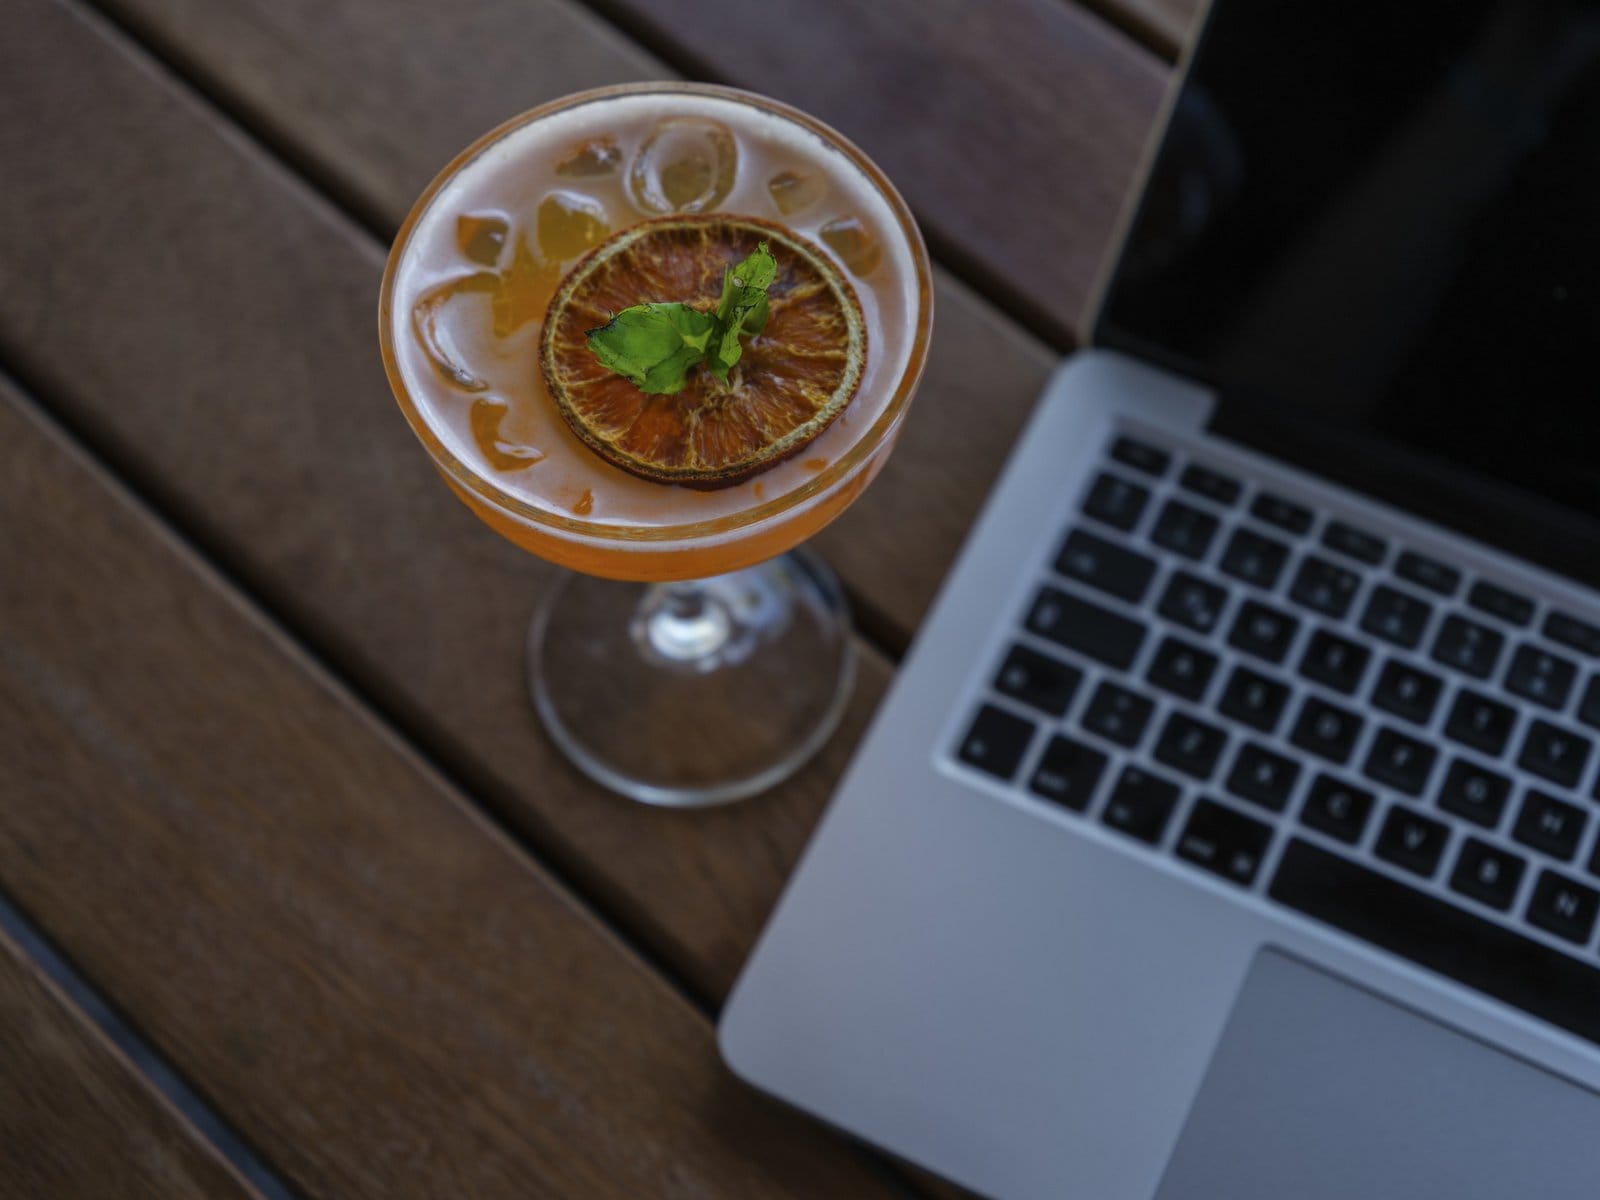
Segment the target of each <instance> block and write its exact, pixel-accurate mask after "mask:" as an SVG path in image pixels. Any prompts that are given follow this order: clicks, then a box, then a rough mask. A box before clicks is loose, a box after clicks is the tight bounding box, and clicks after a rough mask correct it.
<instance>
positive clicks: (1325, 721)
mask: <svg viewBox="0 0 1600 1200" xmlns="http://www.w3.org/2000/svg"><path fill="white" fill-rule="evenodd" d="M1360 734H1361V718H1360V717H1358V716H1356V714H1355V713H1353V712H1351V711H1349V710H1348V709H1344V708H1340V707H1339V706H1338V705H1335V704H1329V703H1327V702H1326V701H1324V700H1319V699H1317V698H1316V697H1315V696H1309V697H1307V698H1306V701H1305V703H1304V704H1302V705H1301V706H1300V715H1299V717H1298V718H1296V720H1295V723H1294V731H1293V732H1292V733H1291V734H1290V735H1289V740H1290V741H1291V742H1293V743H1294V744H1295V745H1296V746H1299V747H1300V749H1302V750H1309V751H1311V753H1313V754H1316V755H1319V756H1320V757H1322V758H1325V759H1327V760H1328V761H1329V762H1332V763H1340V764H1342V763H1343V762H1344V761H1345V760H1346V759H1348V758H1349V757H1350V748H1351V747H1352V746H1354V745H1355V744H1356V738H1357V737H1358V736H1360Z"/></svg>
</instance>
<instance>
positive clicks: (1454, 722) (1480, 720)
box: [1444, 688, 1517, 754]
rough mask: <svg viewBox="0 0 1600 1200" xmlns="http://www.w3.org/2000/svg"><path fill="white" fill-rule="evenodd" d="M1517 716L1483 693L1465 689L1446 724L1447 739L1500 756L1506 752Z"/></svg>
mask: <svg viewBox="0 0 1600 1200" xmlns="http://www.w3.org/2000/svg"><path fill="white" fill-rule="evenodd" d="M1516 719H1517V714H1516V712H1515V711H1514V710H1513V709H1512V708H1511V706H1510V705H1508V704H1501V703H1500V702H1499V701H1498V700H1491V699H1490V698H1489V697H1488V696H1485V695H1483V694H1482V693H1481V692H1474V691H1473V690H1472V689H1470V688H1462V689H1461V690H1460V691H1459V692H1457V693H1456V702H1455V706H1454V707H1453V708H1451V710H1450V719H1449V720H1447V721H1446V722H1445V725H1444V735H1445V736H1446V737H1447V738H1450V739H1451V740H1453V741H1457V742H1460V743H1461V744H1462V745H1464V746H1471V747H1472V748H1473V749H1474V750H1482V751H1483V752H1484V753H1485V754H1499V753H1500V751H1502V750H1504V749H1505V748H1506V739H1507V738H1509V737H1510V736H1511V726H1512V725H1513V724H1514V723H1515V722H1516Z"/></svg>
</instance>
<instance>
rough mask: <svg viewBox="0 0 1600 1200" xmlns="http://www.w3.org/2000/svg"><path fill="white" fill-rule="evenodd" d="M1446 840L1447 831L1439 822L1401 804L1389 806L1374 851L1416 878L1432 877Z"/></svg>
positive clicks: (1447, 836) (1445, 826) (1447, 838)
mask: <svg viewBox="0 0 1600 1200" xmlns="http://www.w3.org/2000/svg"><path fill="white" fill-rule="evenodd" d="M1449 838H1450V827H1449V826H1448V825H1446V824H1444V823H1443V822H1442V821H1435V820H1434V819H1433V818H1432V817H1425V816H1423V815H1422V814H1421V813H1419V812H1417V811H1416V810H1415V809H1410V808H1407V807H1406V806H1405V805H1403V804H1392V805H1390V806H1389V815H1388V816H1386V817H1385V818H1384V819H1383V828H1382V829H1380V830H1378V843H1377V845H1376V846H1374V847H1373V850H1374V852H1375V853H1376V854H1377V856H1378V857H1379V858H1381V859H1383V860H1384V861H1385V862H1392V863H1394V865H1395V866H1397V867H1404V868H1405V869H1406V870H1408V871H1415V872H1416V873H1417V874H1418V875H1432V874H1433V873H1434V871H1435V870H1436V869H1437V868H1438V866H1439V856H1440V855H1441V854H1443V853H1444V844H1445V842H1447V841H1448V840H1449Z"/></svg>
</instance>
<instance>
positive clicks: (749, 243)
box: [539, 214, 867, 489]
mask: <svg viewBox="0 0 1600 1200" xmlns="http://www.w3.org/2000/svg"><path fill="white" fill-rule="evenodd" d="M761 242H766V243H767V246H768V249H769V250H770V251H771V253H772V256H773V257H774V258H775V259H776V260H777V263H778V272H777V277H776V278H775V279H774V280H773V283H772V286H771V287H769V288H768V289H767V300H768V310H769V315H768V317H767V324H766V328H765V329H763V330H762V332H761V333H760V334H759V335H757V336H756V337H754V338H751V339H750V340H748V341H747V342H746V343H745V344H744V352H743V354H742V355H741V357H740V359H739V361H738V362H737V363H736V364H734V366H733V368H732V369H731V370H730V371H729V372H728V378H727V379H726V380H723V379H719V378H717V376H716V375H715V374H714V373H713V372H712V371H711V370H710V369H709V368H708V367H706V366H704V365H701V366H698V367H695V368H693V370H692V371H691V372H690V375H689V381H688V384H687V385H686V386H685V387H684V388H683V390H682V391H680V392H675V393H673V394H671V395H654V394H649V393H646V392H642V391H640V390H639V389H638V388H637V387H635V386H634V385H633V384H632V383H631V382H629V381H628V380H627V379H625V378H623V377H622V376H621V375H616V374H613V373H612V372H610V371H608V370H607V369H606V368H605V367H603V366H601V364H600V362H599V360H598V359H596V358H595V356H594V354H593V353H592V352H591V351H590V349H589V345H588V342H587V341H586V340H585V336H584V335H585V334H586V333H587V331H588V330H590V329H594V328H596V327H597V326H601V325H604V324H605V323H606V322H607V321H609V320H610V319H611V316H612V314H613V313H616V312H620V311H621V310H622V309H624V308H628V307H630V306H631V305H635V304H644V303H647V302H661V303H672V302H675V301H676V302H681V303H685V304H689V305H691V306H693V307H695V308H698V309H701V310H706V311H709V310H710V309H713V308H715V307H716V304H717V299H718V297H719V296H720V295H721V292H722V273H723V270H724V268H727V267H730V266H733V265H735V264H737V263H739V262H741V261H743V260H744V259H745V258H746V257H748V256H749V255H750V254H751V253H753V252H754V251H755V249H756V247H757V245H758V244H759V243H761ZM866 361H867V330H866V322H865V320H864V319H863V318H862V315H861V304H860V302H859V301H858V300H857V299H856V294H855V290H854V289H853V288H851V286H850V284H849V282H848V281H847V280H846V279H845V278H844V277H843V276H842V275H841V274H840V273H839V270H838V268H837V267H835V266H834V265H833V263H832V261H831V260H830V259H829V258H828V257H827V255H826V254H825V253H823V251H821V250H819V249H818V248H817V247H816V246H813V245H812V244H811V243H809V242H807V241H805V240H804V239H803V238H800V237H797V236H796V235H795V234H793V233H791V232H790V231H789V230H787V229H784V228H783V227H782V226H779V225H774V224H772V223H770V222H767V221H762V220H758V219H756V218H754V217H729V216H721V215H716V214H694V215H681V216H669V217H660V218H657V219H654V220H649V221H644V222H642V223H640V224H638V225H635V226H633V227H632V228H630V229H626V230H624V231H623V232H622V233H619V234H617V235H616V236H615V237H613V238H611V239H610V240H609V241H606V242H603V243H602V244H601V245H599V246H597V247H595V249H594V250H592V251H590V252H589V254H588V255H587V256H586V257H584V258H583V259H580V260H579V262H578V264H577V265H576V266H574V267H573V268H572V271H571V273H570V274H569V275H568V276H567V278H566V279H565V280H564V281H563V282H562V284H561V287H560V289H559V290H558V291H557V292H556V294H555V297H554V298H553V299H552V300H551V301H550V310H549V312H548V313H547V314H546V316H545V323H544V334H543V336H542V338H541V339H540V343H539V362H540V366H541V368H542V369H543V371H544V378H545V383H546V384H547V385H548V386H549V389H550V395H551V397H552V398H553V399H554V400H555V403H556V407H557V408H558V409H559V410H560V412H561V415H562V417H563V418H565V420H566V422H567V424H568V425H570V426H571V427H572V430H573V432H574V433H576V434H577V435H578V436H579V437H580V438H582V439H583V441H584V442H585V444H587V445H588V446H589V447H590V448H591V449H592V450H594V452H595V453H596V454H599V455H600V456H601V457H602V458H604V459H605V460H606V461H607V462H609V463H612V464H613V465H615V466H618V467H621V468H622V469H623V470H624V471H628V472H631V473H632V474H634V475H640V476H643V477H644V478H645V479H653V480H655V481H657V482H659V483H677V484H683V485H685V486H687V487H693V488H705V489H709V488H720V487H729V486H731V485H733V484H736V483H740V482H743V481H744V480H746V479H749V478H750V477H751V476H752V475H755V474H757V473H759V472H761V471H765V470H766V469H767V468H769V467H771V466H773V465H775V464H776V463H779V462H781V461H782V460H784V459H785V458H788V457H789V456H790V455H791V454H795V453H797V452H798V451H800V450H801V449H802V448H804V447H805V446H806V445H807V444H808V443H810V442H811V441H812V440H813V439H814V438H816V436H817V435H818V434H820V433H821V432H822V431H823V430H824V429H826V428H827V427H828V425H829V424H830V423H831V422H832V421H833V420H834V418H835V417H837V416H838V415H839V414H840V413H841V412H842V411H844V408H845V406H846V405H847V404H849V403H850V399H851V397H852V396H854V395H855V392H856V388H857V386H858V385H859V384H860V382H861V373H862V370H863V369H864V368H865V366H866Z"/></svg>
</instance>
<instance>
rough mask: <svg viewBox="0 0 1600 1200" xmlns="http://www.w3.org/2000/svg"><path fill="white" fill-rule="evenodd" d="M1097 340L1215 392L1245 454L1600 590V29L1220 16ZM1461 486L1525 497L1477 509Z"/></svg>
mask: <svg viewBox="0 0 1600 1200" xmlns="http://www.w3.org/2000/svg"><path fill="white" fill-rule="evenodd" d="M1352 79H1356V80H1359V86H1351V83H1350V81H1351V80H1352ZM1263 96H1271V97H1274V98H1275V101H1274V102H1273V103H1270V104H1266V103H1262V98H1263ZM1097 340H1098V341H1099V342H1101V343H1102V344H1105V345H1110V346H1117V347H1122V348H1125V349H1129V350H1132V351H1134V352H1136V353H1138V354H1141V355H1143V356H1145V357H1148V358H1151V359H1154V360H1156V361H1159V362H1161V363H1163V364H1164V365H1167V366H1170V367H1172V368H1174V369H1176V370H1179V371H1182V372H1185V373H1187V374H1191V375H1194V376H1196V377H1199V378H1202V379H1205V380H1206V381H1208V382H1210V383H1213V384H1215V385H1217V387H1218V388H1219V391H1220V393H1221V395H1222V398H1223V421H1222V424H1223V425H1226V426H1227V428H1222V429H1221V430H1220V431H1222V432H1225V433H1227V434H1229V435H1230V436H1244V437H1245V438H1246V440H1258V441H1260V442H1261V444H1264V445H1266V446H1267V447H1268V448H1270V449H1272V450H1274V451H1276V452H1278V453H1287V454H1288V455H1289V456H1290V457H1294V458H1298V459H1300V460H1301V461H1305V462H1307V463H1308V465H1312V466H1314V467H1316V468H1317V469H1318V470H1321V471H1323V473H1325V474H1334V475H1338V476H1342V477H1343V478H1345V479H1346V480H1347V481H1349V482H1354V483H1358V484H1360V485H1363V486H1366V487H1368V488H1371V489H1372V490H1375V491H1377V492H1378V493H1379V494H1380V495H1384V496H1385V497H1386V498H1389V499H1398V500H1400V501H1401V502H1403V503H1406V504H1407V505H1408V506H1409V507H1411V508H1413V509H1416V510H1420V511H1422V512H1424V513H1425V514H1426V515H1429V516H1432V517H1434V518H1435V519H1440V520H1444V521H1447V522H1449V523H1452V524H1455V525H1456V526H1458V527H1464V528H1465V529H1466V531H1467V532H1470V533H1473V534H1475V535H1477V536H1480V537H1487V538H1488V539H1489V540H1493V541H1499V542H1501V543H1502V544H1508V548H1511V549H1513V550H1515V551H1517V552H1519V553H1521V554H1524V555H1530V554H1531V555H1532V556H1534V557H1536V558H1538V559H1540V560H1542V561H1544V562H1545V563H1546V564H1547V565H1550V566H1553V567H1555V568H1557V569H1561V570H1565V571H1566V572H1567V573H1569V574H1572V575H1575V576H1577V577H1580V578H1583V579H1585V580H1586V581H1588V582H1591V583H1594V582H1600V568H1597V567H1596V562H1597V561H1600V555H1597V554H1596V550H1597V548H1600V542H1596V541H1595V540H1594V536H1595V533H1596V531H1597V530H1600V413H1597V406H1596V403H1595V400H1596V393H1597V391H1600V384H1597V379H1600V361H1597V351H1600V2H1597V0H1493V2H1485V0H1475V2H1468V0H1418V2H1408V3H1404V4H1390V5H1363V6H1360V11H1354V10H1352V7H1351V6H1349V5H1325V4H1319V5H1310V4H1283V3H1280V2H1278V0H1232V2H1231V3H1229V4H1226V5H1223V6H1220V7H1219V9H1218V11H1217V12H1216V14H1215V15H1214V17H1213V18H1212V20H1211V22H1210V23H1209V25H1208V27H1207V30H1206V33H1205V36H1204V39H1203V41H1202V43H1201V45H1200V47H1199V49H1198V51H1197V54H1196V57H1195V61H1194V64H1193V67H1192V71H1191V75H1190V77H1189V81H1188V84H1187V86H1186V87H1185V89H1184V91H1183V93H1182V95H1181V97H1180V98H1179V100H1178V102H1177V108H1176V110H1175V113H1174V116H1173V120H1172V123H1171V125H1170V127H1169V131H1168V134H1167V137H1166V139H1165V142H1164V143H1163V145H1162V148H1161V151H1160V154H1159V157H1158V160H1157V164H1156V167H1155V170H1154V173H1153V175H1152V178H1151V180H1150V183H1149V186H1148V189H1147V192H1146V196H1145V200H1144V202H1143V204H1142V206H1141V208H1140V210H1139V212H1138V213H1137V215H1136V218H1135V221H1134V224H1133V227H1132V231H1131V233H1130V238H1129V242H1128V245H1127V247H1126V249H1125V251H1124V254H1123V258H1122V261H1121V265H1120V269H1119V272H1118V274H1117V275H1116V277H1115V278H1114V280H1113V282H1112V286H1111V288H1110V290H1109V291H1108V294H1107V300H1106V304H1105V307H1104V308H1103V310H1102V313H1101V318H1100V325H1099V329H1098V330H1097ZM1375 448H1377V449H1378V450H1380V451H1382V450H1384V448H1387V449H1388V450H1391V451H1393V453H1383V452H1380V453H1378V454H1377V455H1376V456H1374V453H1373V451H1374V449H1375ZM1339 460H1343V461H1342V466H1341V463H1340V461H1339ZM1447 462H1448V463H1449V464H1451V465H1452V466H1453V467H1455V468H1461V467H1466V468H1470V469H1471V470H1472V471H1473V472H1475V473H1482V474H1484V475H1487V476H1492V477H1493V478H1494V479H1495V480H1498V481H1500V482H1503V483H1505V484H1507V485H1510V486H1509V487H1507V488H1506V489H1504V490H1497V491H1495V493H1494V495H1493V497H1492V500H1493V502H1492V504H1491V505H1488V506H1485V508H1484V509H1477V508H1474V507H1473V506H1471V505H1469V504H1463V503H1461V502H1460V501H1461V500H1462V499H1465V498H1464V497H1461V496H1460V494H1459V489H1458V490H1457V491H1456V492H1455V493H1452V491H1451V489H1450V488H1449V486H1448V484H1449V477H1450V475H1451V473H1452V472H1451V471H1449V470H1445V469H1443V464H1444V463H1447ZM1430 468H1431V469H1433V470H1435V471H1436V473H1437V478H1438V483H1439V485H1440V486H1439V488H1438V489H1435V490H1432V491H1431V492H1428V491H1426V489H1420V488H1419V487H1418V486H1416V485H1417V482H1418V480H1419V479H1420V478H1421V477H1422V475H1424V474H1427V473H1428V472H1429V469H1430ZM1459 482H1460V481H1459V480H1457V483H1458V484H1459ZM1474 490H1475V491H1476V492H1477V496H1478V498H1480V499H1481V498H1482V497H1483V494H1484V493H1483V490H1482V488H1481V487H1475V489H1474ZM1425 492H1426V494H1425ZM1544 502H1553V503H1552V504H1548V505H1547V504H1545V503H1544ZM1555 505H1559V508H1557V507H1555ZM1508 509H1509V510H1515V511H1514V512H1508ZM1578 514H1584V516H1582V517H1580V516H1579V515H1578ZM1497 516H1500V517H1505V518H1506V519H1505V521H1504V523H1503V525H1502V524H1501V522H1500V521H1499V520H1497ZM1529 518H1532V520H1531V521H1530V519H1529ZM1591 518H1592V519H1593V520H1592V521H1591ZM1530 527H1531V528H1532V529H1533V530H1534V532H1533V534H1532V535H1531V536H1530Z"/></svg>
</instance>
